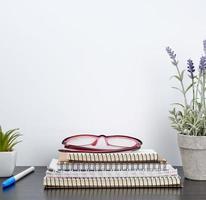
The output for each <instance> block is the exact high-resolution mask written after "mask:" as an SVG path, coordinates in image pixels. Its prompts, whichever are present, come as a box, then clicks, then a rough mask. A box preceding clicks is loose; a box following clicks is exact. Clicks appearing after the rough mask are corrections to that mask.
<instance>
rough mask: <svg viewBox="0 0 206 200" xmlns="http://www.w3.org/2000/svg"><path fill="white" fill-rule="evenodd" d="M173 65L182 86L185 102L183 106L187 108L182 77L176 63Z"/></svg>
mask: <svg viewBox="0 0 206 200" xmlns="http://www.w3.org/2000/svg"><path fill="white" fill-rule="evenodd" d="M175 66H176V69H177V73H178V76H179V78H180V84H181V87H182V93H183V96H184V102H185V106H186V108H187V105H188V104H187V97H186V92H185V87H184V84H183V81H182V77H181V73H180V70H179V67H178V64H175Z"/></svg>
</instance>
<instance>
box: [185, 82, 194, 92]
mask: <svg viewBox="0 0 206 200" xmlns="http://www.w3.org/2000/svg"><path fill="white" fill-rule="evenodd" d="M192 86H193V83H191V84H190V85H189V86H188V87H187V88H186V90H185V94H186V93H187V92H188V91H189V90H190V88H192Z"/></svg>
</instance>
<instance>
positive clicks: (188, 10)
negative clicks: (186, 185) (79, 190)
mask: <svg viewBox="0 0 206 200" xmlns="http://www.w3.org/2000/svg"><path fill="white" fill-rule="evenodd" d="M205 7H206V1H203V0H202V1H201V0H196V1H188V0H187V1H185V0H184V1H179V0H173V1H165V0H156V1H152V0H150V1H148V0H146V1H137V0H136V1H135V0H134V1H130V0H127V1H126V0H125V1H120V0H116V1H115V0H104V1H96V0H93V1H92V0H87V1H84V0H81V1H80V0H79V1H78V0H76V1H68V0H67V1H66V0H65V1H57V0H56V1H54V0H36V1H28V0H25V1H23V0H18V1H15V0H11V1H1V2H0V124H1V125H2V126H3V128H4V129H10V128H16V127H19V128H20V130H21V133H22V134H23V142H22V143H21V144H19V145H18V147H17V148H16V149H17V151H18V165H46V164H48V162H49V161H50V159H51V158H53V157H56V156H57V149H58V148H59V147H61V145H60V142H61V140H62V139H63V138H64V137H66V136H69V135H72V134H75V133H95V134H103V133H104V134H117V133H118V134H130V135H133V136H136V137H138V138H140V139H142V140H143V142H144V148H154V149H156V150H157V151H158V152H159V153H161V154H162V155H164V156H165V157H166V158H167V159H168V160H169V161H170V162H171V163H172V164H181V163H180V157H179V153H178V147H177V143H176V135H175V131H174V130H172V129H171V128H170V122H169V120H168V110H169V108H170V103H172V102H174V101H176V100H177V99H179V97H178V96H177V93H176V92H174V91H173V90H172V89H170V87H171V85H172V84H173V83H174V82H173V81H170V80H169V77H170V76H171V75H172V73H173V72H175V69H174V67H173V66H172V65H170V62H169V59H168V56H167V55H166V53H165V46H167V45H171V46H172V47H173V48H174V49H175V50H176V52H177V54H178V57H179V58H180V60H181V62H180V63H181V64H182V65H183V67H185V60H186V59H188V58H190V57H191V58H194V60H195V63H196V64H197V62H198V60H199V56H200V55H201V54H202V52H203V51H202V40H203V39H205V38H206V25H205V19H206V13H205Z"/></svg>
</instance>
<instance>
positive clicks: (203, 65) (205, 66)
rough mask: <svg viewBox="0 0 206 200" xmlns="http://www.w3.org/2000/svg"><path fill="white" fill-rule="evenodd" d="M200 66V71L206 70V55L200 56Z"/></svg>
mask: <svg viewBox="0 0 206 200" xmlns="http://www.w3.org/2000/svg"><path fill="white" fill-rule="evenodd" d="M199 68H200V73H205V70H206V56H202V57H201V58H200V65H199Z"/></svg>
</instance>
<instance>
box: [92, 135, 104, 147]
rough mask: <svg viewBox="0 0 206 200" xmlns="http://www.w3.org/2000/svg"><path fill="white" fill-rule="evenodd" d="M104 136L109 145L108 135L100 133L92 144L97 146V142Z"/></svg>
mask: <svg viewBox="0 0 206 200" xmlns="http://www.w3.org/2000/svg"><path fill="white" fill-rule="evenodd" d="M102 137H103V138H104V140H105V142H106V144H107V145H108V142H107V139H106V138H107V136H106V135H98V136H97V138H96V140H95V141H94V142H93V143H92V144H91V145H92V146H96V145H97V142H98V141H99V139H100V138H102Z"/></svg>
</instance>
